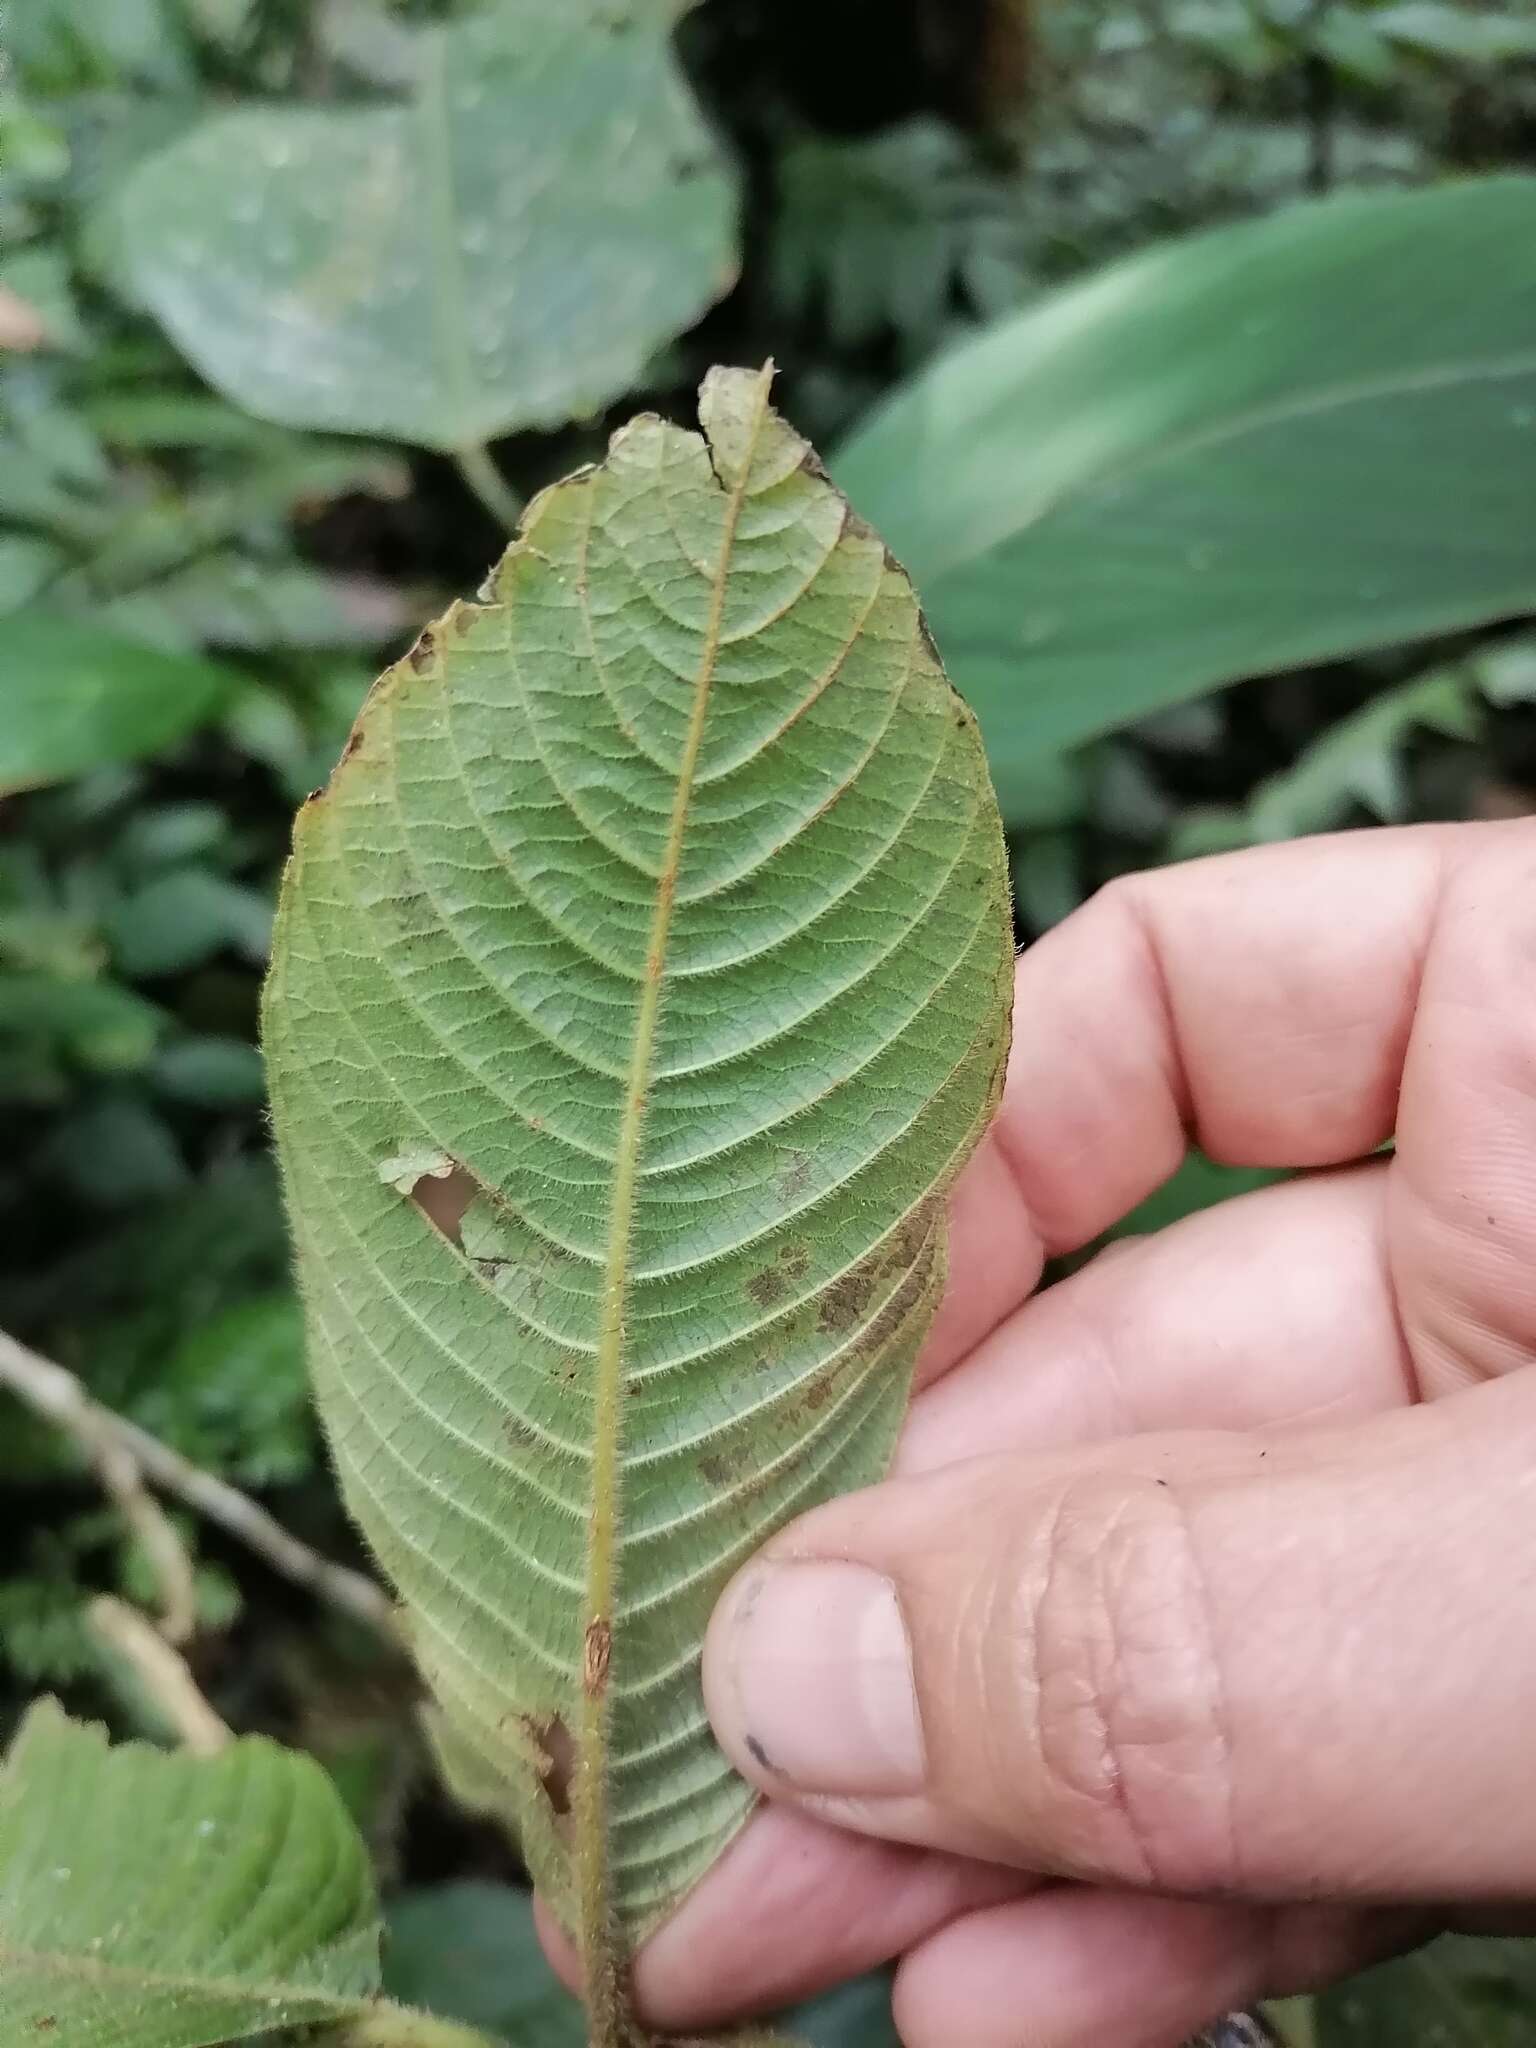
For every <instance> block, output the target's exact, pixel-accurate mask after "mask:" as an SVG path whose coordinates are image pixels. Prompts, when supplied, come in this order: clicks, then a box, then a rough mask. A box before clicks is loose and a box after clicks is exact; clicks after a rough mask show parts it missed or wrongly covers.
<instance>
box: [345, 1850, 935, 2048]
mask: <svg viewBox="0 0 1536 2048" xmlns="http://www.w3.org/2000/svg"><path fill="white" fill-rule="evenodd" d="M384 1985H385V1989H386V1990H387V1991H389V1992H390V1994H391V1995H392V1996H393V1997H395V1998H398V1999H401V2000H402V2001H404V2002H406V2003H408V2004H410V2005H415V2006H421V2007H424V2008H425V2010H426V2011H428V2012H433V2013H440V2014H442V2015H443V2016H444V2017H445V2018H448V2019H456V2020H466V2021H468V2022H469V2023H470V2024H471V2025H473V2026H476V2027H480V2028H483V2029H484V2030H485V2031H486V2032H487V2033H489V2034H491V2035H492V2036H493V2038H494V2039H495V2040H496V2041H497V2042H505V2043H507V2044H508V2048H586V2040H587V2028H586V2022H585V2020H584V2019H583V2017H582V2012H581V2008H580V2006H579V2005H578V2004H577V2003H576V2001H575V1999H573V1998H572V1997H571V1994H570V1993H569V1992H568V1991H567V1990H566V1988H565V1986H564V1985H563V1984H562V1983H561V1982H560V1980H559V1978H558V1977H557V1976H556V1975H555V1973H554V1971H553V1970H552V1969H551V1968H550V1966H549V1964H548V1962H546V1960H545V1957H544V1951H543V1949H542V1948H541V1947H540V1945H539V1937H538V1933H537V1931H536V1929H535V1927H534V1921H533V1899H532V1897H531V1896H530V1894H529V1893H527V1892H525V1891H514V1890H513V1888H512V1887H511V1886H510V1885H504V1884H485V1883H481V1882H475V1881H470V1882H464V1883H458V1884H444V1885H435V1886H430V1887H428V1886H423V1887H421V1888H420V1889H419V1890H414V1891H409V1892H405V1893H402V1894H401V1895H400V1896H399V1897H398V1898H397V1899H395V1900H394V1901H393V1902H392V1904H391V1905H390V1907H389V1911H388V1929H387V1933H386V1936H385V1943H384ZM780 2024H781V2025H782V2026H783V2027H784V2028H785V2029H786V2031H787V2032H788V2034H789V2035H790V2036H791V2037H792V2038H793V2039H794V2040H795V2041H796V2042H798V2043H802V2044H803V2048H898V2043H897V2039H896V2030H895V2027H894V2025H893V2023H892V2020H891V1992H890V1983H889V1980H888V1979H887V1978H885V1977H883V1976H878V1975H876V1976H868V1977H860V1978H859V1979H857V1980H856V1981H855V1982H854V1983H851V1984H844V1985H842V1986H840V1987H839V1989H837V1990H836V1991H831V1992H828V1993H827V1994H826V1995H825V1996H824V1997H821V1998H818V1999H815V2000H813V2001H812V2002H811V2003H810V2004H808V2005H803V2006H798V2007H796V2009H795V2010H794V2011H793V2012H791V2013H786V2014H785V2015H784V2016H783V2018H782V2020H781V2022H780Z"/></svg>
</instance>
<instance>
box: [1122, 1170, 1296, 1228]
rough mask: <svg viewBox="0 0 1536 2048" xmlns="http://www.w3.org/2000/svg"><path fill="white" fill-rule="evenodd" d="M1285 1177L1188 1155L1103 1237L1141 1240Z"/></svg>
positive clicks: (1275, 1173) (1268, 1171) (1269, 1171)
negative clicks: (1167, 1177)
mask: <svg viewBox="0 0 1536 2048" xmlns="http://www.w3.org/2000/svg"><path fill="white" fill-rule="evenodd" d="M1288 1178H1289V1175H1288V1174H1285V1173H1283V1172H1280V1171H1278V1170H1276V1169H1275V1168H1273V1167H1268V1166H1218V1165H1217V1164H1216V1162H1215V1161H1214V1160H1213V1159H1207V1158H1206V1157H1205V1155H1204V1153H1203V1152H1191V1153H1189V1154H1188V1156H1187V1157H1186V1158H1185V1160H1184V1163H1183V1165H1182V1166H1180V1167H1179V1168H1178V1170H1177V1172H1175V1173H1174V1174H1173V1175H1172V1176H1171V1178H1170V1179H1168V1180H1166V1181H1164V1183H1163V1185H1162V1186H1161V1187H1160V1188H1158V1189H1157V1190H1156V1191H1155V1193H1153V1194H1150V1195H1148V1196H1147V1198H1146V1200H1145V1201H1144V1202H1140V1203H1138V1204H1137V1206H1136V1207H1135V1208H1134V1209H1133V1210H1132V1211H1131V1212H1130V1214H1129V1215H1128V1216H1125V1217H1123V1218H1122V1219H1121V1221H1120V1222H1118V1223H1117V1224H1115V1225H1114V1227H1113V1228H1112V1229H1111V1230H1110V1231H1109V1232H1107V1235H1108V1236H1109V1237H1111V1238H1119V1237H1141V1236H1144V1235H1146V1234H1147V1233H1149V1232H1151V1231H1154V1230H1166V1229H1167V1228H1168V1226H1169V1224H1171V1223H1182V1222H1183V1220H1184V1218H1185V1217H1186V1216H1195V1215H1198V1214H1199V1212H1200V1211H1201V1210H1202V1209H1214V1208H1215V1206H1216V1204H1217V1203H1218V1202H1230V1201H1231V1200H1232V1199H1233V1198H1234V1196H1237V1195H1251V1194H1253V1193H1254V1192H1255V1191H1256V1190H1257V1189H1259V1188H1267V1187H1272V1186H1273V1185H1274V1183H1275V1182H1276V1181H1281V1180H1286V1179H1288Z"/></svg>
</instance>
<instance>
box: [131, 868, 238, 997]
mask: <svg viewBox="0 0 1536 2048" xmlns="http://www.w3.org/2000/svg"><path fill="white" fill-rule="evenodd" d="M271 924H272V907H271V904H270V902H268V901H267V900H266V899H265V898H264V897H262V896H259V895H258V894H257V893H256V891H255V890H253V889H246V888H242V887H241V885H240V884H239V883H238V882H232V881H230V880H229V879H228V878H227V876H224V875H220V874H215V873H214V872H213V871H212V870H211V869H209V868H202V867H181V868H171V869H168V870H166V871H165V872H164V873H162V874H158V875H154V876H152V877H151V879H150V880H149V881H147V882H145V883H143V884H142V885H141V886H140V887H139V888H136V889H132V890H130V891H129V892H128V893H127V894H126V895H125V896H124V897H123V898H122V899H121V901H120V902H118V903H116V904H115V905H114V906H113V908H112V909H111V911H110V912H109V913H108V915H107V917H106V919H105V926H106V933H107V936H108V938H109V939H110V940H111V942H112V946H113V950H114V952H115V954H116V957H117V963H118V965H119V967H121V968H122V970H123V972H124V973H125V974H129V975H133V976H135V977H137V978H146V977H149V976H153V975H159V974H183V973H185V972H186V970H187V969H188V968H189V967H197V966H200V965H201V964H202V962H203V961H205V960H208V959H211V958H212V956H213V955H214V954H215V953H219V952H222V951H223V949H224V948H225V947H226V946H228V947H232V948H233V949H234V950H235V951H237V952H239V953H242V954H243V955H244V956H245V958H246V959H248V960H251V961H262V960H265V958H266V955H267V945H268V941H269V936H270V932H271Z"/></svg>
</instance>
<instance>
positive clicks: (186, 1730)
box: [86, 1594, 231, 1756]
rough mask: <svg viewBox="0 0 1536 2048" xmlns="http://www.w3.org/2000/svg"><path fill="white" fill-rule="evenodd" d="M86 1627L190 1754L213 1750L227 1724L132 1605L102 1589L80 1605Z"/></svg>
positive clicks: (183, 1664) (223, 1737)
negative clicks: (123, 1666)
mask: <svg viewBox="0 0 1536 2048" xmlns="http://www.w3.org/2000/svg"><path fill="white" fill-rule="evenodd" d="M86 1611H87V1615H88V1617H89V1620H90V1624H91V1627H92V1628H93V1629H94V1630H95V1631H96V1633H97V1635H99V1636H100V1637H101V1639H102V1641H103V1642H104V1643H106V1645H107V1647H108V1648H109V1649H111V1650H114V1651H115V1652H116V1653H117V1655H118V1656H119V1657H121V1658H122V1660H123V1662H124V1663H125V1664H126V1665H127V1666H128V1667H129V1669H130V1670H131V1671H132V1672H133V1675H134V1677H135V1678H136V1679H137V1680H138V1682H139V1684H140V1685H141V1686H143V1688H144V1690H145V1692H147V1693H148V1694H149V1697H150V1698H151V1699H152V1700H153V1701H154V1703H155V1705H156V1706H157V1707H158V1708H159V1709H160V1712H161V1713H162V1714H163V1715H164V1716H165V1719H166V1721H167V1722H168V1724H169V1725H170V1727H171V1728H173V1729H174V1730H175V1732H176V1736H177V1739H178V1740H179V1741H180V1742H181V1743H182V1744H183V1745H184V1747H186V1748H187V1749H189V1750H191V1752H192V1754H193V1755H194V1756H217V1755H218V1753H219V1751H220V1750H221V1749H223V1748H224V1747H225V1746H226V1744H227V1743H228V1742H229V1741H230V1739H231V1738H230V1733H229V1730H228V1729H227V1728H226V1727H225V1725H224V1723H223V1722H222V1721H221V1720H220V1719H219V1717H218V1715H217V1714H216V1713H215V1712H214V1711H213V1709H212V1707H210V1706H209V1704H208V1702H207V1701H206V1700H205V1699H204V1698H203V1695H202V1694H201V1692H199V1690H198V1687H197V1680H196V1679H195V1678H194V1677H193V1676H192V1673H191V1672H190V1671H189V1670H188V1669H187V1665H186V1660H185V1658H183V1657H182V1656H180V1655H179V1654H178V1652H177V1651H176V1650H175V1649H174V1648H173V1647H172V1645H171V1644H170V1643H168V1642H167V1641H166V1639H165V1637H164V1636H163V1635H161V1633H160V1631H159V1630H158V1629H157V1628H155V1627H154V1626H153V1624H152V1623H151V1622H149V1621H148V1620H147V1619H146V1618H145V1617H144V1616H143V1615H142V1614H141V1613H140V1612H139V1610H138V1609H137V1608H136V1607H130V1606H129V1605H128V1603H127V1602H126V1601H125V1600H114V1599H112V1598H111V1596H110V1595H109V1594H103V1595H102V1597H101V1598H100V1599H99V1600H93V1601H92V1602H91V1604H90V1607H89V1608H88V1609H87V1610H86Z"/></svg>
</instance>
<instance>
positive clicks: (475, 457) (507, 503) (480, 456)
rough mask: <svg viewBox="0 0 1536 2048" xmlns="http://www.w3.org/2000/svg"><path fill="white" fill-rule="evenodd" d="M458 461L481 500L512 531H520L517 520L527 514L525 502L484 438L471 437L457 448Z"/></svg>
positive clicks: (460, 472)
mask: <svg viewBox="0 0 1536 2048" xmlns="http://www.w3.org/2000/svg"><path fill="white" fill-rule="evenodd" d="M453 459H454V463H455V465H456V466H457V468H458V472H459V475H460V476H461V477H463V479H464V481H465V483H467V484H468V485H469V488H470V489H471V490H472V491H473V492H474V494H475V496H476V497H477V498H478V499H479V500H480V502H481V504H482V505H483V506H484V507H485V509H486V511H487V512H489V513H490V515H491V517H492V518H493V519H494V520H495V521H496V522H497V523H498V525H501V526H504V527H505V528H506V530H507V532H508V533H511V534H515V533H516V532H517V522H518V521H519V520H520V519H521V518H522V516H523V503H522V500H521V499H520V498H519V497H518V495H517V493H516V491H514V490H513V488H512V486H511V485H510V484H509V483H508V482H507V480H506V478H505V477H504V476H503V475H502V473H501V471H500V470H499V469H498V468H497V467H496V465H495V463H494V462H492V460H491V457H490V453H489V451H488V450H487V448H486V446H485V443H484V442H483V441H468V442H466V443H465V445H464V446H463V447H462V448H456V449H455V450H454V452H453Z"/></svg>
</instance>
